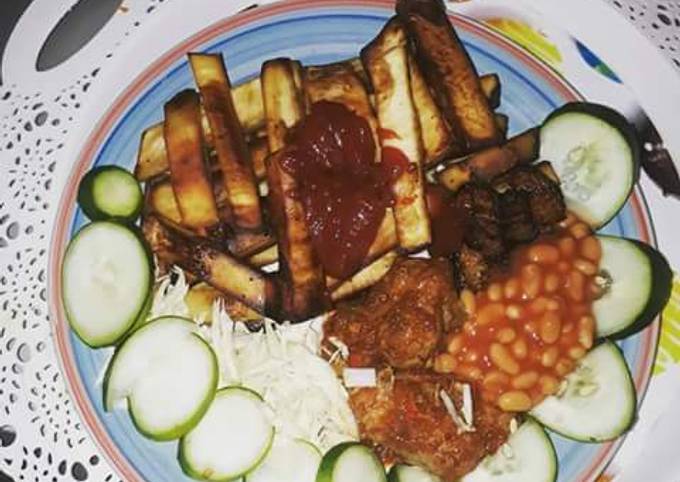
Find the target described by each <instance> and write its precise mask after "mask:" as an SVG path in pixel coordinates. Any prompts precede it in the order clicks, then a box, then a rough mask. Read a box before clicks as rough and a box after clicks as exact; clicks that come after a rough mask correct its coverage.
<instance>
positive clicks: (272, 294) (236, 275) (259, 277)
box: [144, 216, 278, 317]
mask: <svg viewBox="0 0 680 482" xmlns="http://www.w3.org/2000/svg"><path fill="white" fill-rule="evenodd" d="M144 222H145V224H146V227H147V229H145V235H146V236H147V240H148V239H149V234H150V233H153V236H154V239H153V240H150V241H149V242H150V244H151V245H152V246H155V247H156V249H155V250H154V251H155V252H156V255H157V256H158V257H159V258H161V259H162V260H163V261H165V262H168V263H170V264H176V265H178V266H179V267H180V268H182V269H184V270H186V271H187V272H189V273H191V274H193V275H194V276H195V277H196V278H198V279H200V280H203V281H205V282H206V283H208V284H210V285H211V286H213V287H214V288H216V289H218V290H220V291H221V292H223V293H225V294H227V295H229V296H230V297H232V298H234V299H236V300H238V301H240V302H242V303H244V304H246V305H248V306H249V307H251V308H252V309H254V310H255V311H257V312H258V313H261V314H263V315H266V316H271V317H276V316H277V315H278V292H277V288H276V284H275V283H274V282H273V281H272V280H271V279H269V278H268V277H267V275H265V274H264V273H262V272H260V271H258V270H257V269H255V268H252V267H250V266H248V265H246V264H245V263H243V262H241V261H239V260H238V259H236V258H235V257H233V256H231V255H230V254H227V253H224V252H222V251H220V250H218V249H216V248H215V247H213V246H212V245H211V244H210V243H209V242H208V241H206V240H203V239H201V238H192V237H189V236H186V235H185V234H182V233H179V232H177V231H175V230H173V229H172V228H170V227H168V226H166V225H165V224H163V223H162V222H161V221H160V220H158V219H156V218H153V217H152V216H149V217H147V218H145V221H144Z"/></svg>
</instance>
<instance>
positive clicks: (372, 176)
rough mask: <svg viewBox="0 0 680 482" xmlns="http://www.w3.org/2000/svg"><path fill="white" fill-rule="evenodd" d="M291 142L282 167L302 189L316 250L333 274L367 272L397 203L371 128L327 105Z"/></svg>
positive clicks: (312, 115)
mask: <svg viewBox="0 0 680 482" xmlns="http://www.w3.org/2000/svg"><path fill="white" fill-rule="evenodd" d="M291 141H292V142H291V143H290V147H289V148H288V149H287V153H286V155H285V156H284V157H283V159H282V163H281V164H282V167H283V169H285V170H286V172H288V173H289V174H290V175H291V176H293V177H294V178H295V180H296V183H297V185H298V192H297V193H296V195H297V196H298V197H299V199H300V202H301V203H302V204H303V207H304V211H305V217H306V222H307V226H308V227H309V229H310V233H311V237H312V244H313V246H314V249H315V250H316V253H317V255H318V257H319V261H320V262H321V264H322V266H323V268H324V270H325V272H326V274H327V275H330V276H332V277H334V278H340V279H343V278H346V277H348V276H349V275H351V274H353V273H354V272H356V271H357V270H358V269H359V268H360V267H361V265H362V263H363V260H364V259H365V257H366V254H367V253H368V250H369V248H370V246H371V243H372V242H373V239H374V238H375V235H376V233H377V231H378V228H379V226H380V222H381V221H382V219H383V217H384V215H385V209H386V208H387V207H388V206H389V205H390V202H391V200H390V194H389V183H388V181H387V180H386V179H385V177H384V175H383V173H382V170H381V167H380V164H377V163H376V162H375V154H376V145H375V141H374V139H373V134H372V131H371V127H370V125H369V124H368V122H367V121H366V119H364V118H363V117H360V116H358V115H356V114H355V113H353V112H352V111H351V110H349V109H348V108H347V107H345V106H344V105H342V104H338V103H335V102H327V101H322V102H317V103H315V104H313V105H312V108H311V112H310V114H309V115H308V116H307V117H306V118H305V119H304V120H303V121H302V122H301V123H300V124H299V126H298V127H297V129H296V130H295V132H294V133H293V136H292V139H291Z"/></svg>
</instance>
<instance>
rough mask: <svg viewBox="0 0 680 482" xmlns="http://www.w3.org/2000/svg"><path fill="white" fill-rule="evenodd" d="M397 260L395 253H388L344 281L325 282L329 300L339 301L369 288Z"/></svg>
mask: <svg viewBox="0 0 680 482" xmlns="http://www.w3.org/2000/svg"><path fill="white" fill-rule="evenodd" d="M398 258H399V255H398V254H397V252H396V251H389V252H388V253H386V254H384V255H382V256H381V257H380V258H378V259H376V260H375V261H373V262H372V263H371V264H369V265H368V266H366V267H365V268H362V269H361V270H360V271H359V272H357V273H356V274H355V275H354V276H352V277H351V278H350V279H348V280H346V281H338V280H327V283H328V286H329V287H330V289H331V290H332V291H331V299H332V300H333V301H340V300H342V299H344V298H349V297H350V296H352V295H355V294H357V293H359V292H360V291H363V290H365V289H366V288H370V287H371V286H373V285H374V284H376V283H377V282H378V281H380V280H381V279H382V278H383V276H385V275H386V274H387V272H388V271H389V270H390V268H392V265H393V264H394V262H395V261H396V260H397V259H398Z"/></svg>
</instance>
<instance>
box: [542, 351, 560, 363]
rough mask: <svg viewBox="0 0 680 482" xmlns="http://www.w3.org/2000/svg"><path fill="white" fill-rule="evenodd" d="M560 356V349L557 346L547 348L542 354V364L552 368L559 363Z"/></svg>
mask: <svg viewBox="0 0 680 482" xmlns="http://www.w3.org/2000/svg"><path fill="white" fill-rule="evenodd" d="M558 356H560V351H559V350H558V349H557V347H556V346H551V347H549V348H546V349H545V351H543V354H542V355H541V365H543V366H544V367H546V368H552V367H554V366H555V363H557V357H558Z"/></svg>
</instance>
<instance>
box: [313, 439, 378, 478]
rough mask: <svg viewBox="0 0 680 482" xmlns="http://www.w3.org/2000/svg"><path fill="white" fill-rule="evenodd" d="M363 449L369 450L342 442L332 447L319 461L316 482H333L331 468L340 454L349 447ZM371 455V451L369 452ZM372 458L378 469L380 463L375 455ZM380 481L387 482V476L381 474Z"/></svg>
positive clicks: (362, 445) (351, 443)
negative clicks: (374, 459)
mask: <svg viewBox="0 0 680 482" xmlns="http://www.w3.org/2000/svg"><path fill="white" fill-rule="evenodd" d="M355 446H357V447H364V448H366V449H367V450H371V449H370V448H368V447H366V446H365V445H364V444H362V443H360V442H343V443H340V444H338V445H336V446H335V447H332V448H331V449H330V450H329V451H328V452H326V454H325V455H324V456H323V458H322V459H321V463H320V464H319V470H318V471H317V473H316V482H333V468H334V467H335V462H336V460H337V459H338V457H340V456H342V453H343V452H344V451H345V450H347V449H348V448H351V447H355ZM371 453H373V451H371ZM373 456H374V457H375V458H376V460H377V462H378V464H379V466H380V467H382V462H380V461H379V460H378V458H377V456H376V455H375V454H373ZM382 480H383V481H385V482H387V475H386V474H385V473H384V472H383V476H382Z"/></svg>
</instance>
